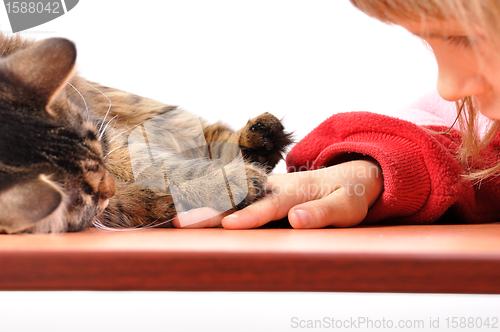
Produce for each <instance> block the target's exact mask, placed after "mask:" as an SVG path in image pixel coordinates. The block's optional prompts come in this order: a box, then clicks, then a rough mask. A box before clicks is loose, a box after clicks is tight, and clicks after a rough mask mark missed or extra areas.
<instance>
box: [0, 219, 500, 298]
mask: <svg viewBox="0 0 500 332" xmlns="http://www.w3.org/2000/svg"><path fill="white" fill-rule="evenodd" d="M0 290H182V291H200V290H201V291H211V290H218V291H340V292H412V293H495V294H500V224H485V225H430V226H375V227H357V228H351V229H320V230H293V229H256V230H244V231H229V230H224V229H220V228H219V229H198V230H183V229H155V230H138V231H116V232H113V231H102V230H97V229H92V230H88V231H85V232H82V233H72V234H58V235H0Z"/></svg>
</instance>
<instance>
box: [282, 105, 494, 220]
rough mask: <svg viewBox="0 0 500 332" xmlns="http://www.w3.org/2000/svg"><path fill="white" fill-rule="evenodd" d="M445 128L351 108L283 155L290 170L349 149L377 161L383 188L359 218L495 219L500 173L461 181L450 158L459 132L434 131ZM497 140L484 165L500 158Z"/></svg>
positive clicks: (324, 162) (319, 162)
mask: <svg viewBox="0 0 500 332" xmlns="http://www.w3.org/2000/svg"><path fill="white" fill-rule="evenodd" d="M430 129H432V130H435V131H443V130H447V129H448V128H446V127H437V126H433V127H421V126H417V125H415V124H413V123H411V122H408V121H405V120H401V119H397V118H394V117H389V116H385V115H380V114H374V113H366V112H352V113H342V114H337V115H333V116H332V117H330V118H328V119H327V120H326V121H324V122H323V123H322V124H321V125H319V126H318V127H317V128H316V129H314V130H313V131H312V132H311V133H309V134H308V135H307V136H306V137H305V138H304V139H302V140H301V141H300V142H299V143H298V144H296V145H295V146H294V147H293V149H292V150H291V151H290V153H289V154H288V156H287V159H286V162H287V169H288V171H289V172H293V171H302V170H312V169H317V168H321V167H326V166H329V165H331V163H332V161H333V160H334V159H335V158H337V157H339V156H342V155H345V154H349V153H353V152H354V153H361V154H364V155H367V156H370V157H372V158H374V159H375V160H377V162H378V163H379V164H380V166H381V168H382V172H383V177H384V192H383V193H382V195H381V196H380V197H379V199H378V200H377V202H376V203H375V204H374V205H373V206H372V208H371V209H370V210H369V212H368V215H367V217H366V219H365V220H364V221H363V223H374V222H377V221H381V220H384V221H388V222H393V223H400V224H428V223H432V222H435V221H436V220H437V219H438V218H439V217H441V216H442V215H443V214H444V213H445V212H446V211H448V210H449V211H450V212H452V213H454V217H455V218H457V219H456V221H457V222H464V223H481V222H493V221H499V220H500V204H498V203H497V200H498V197H499V194H500V178H499V177H492V178H491V179H489V180H487V181H484V182H483V183H481V184H478V185H475V186H473V184H472V183H471V182H470V181H468V180H464V179H463V177H462V175H463V174H464V170H463V169H462V167H461V166H460V164H459V163H458V161H457V159H456V158H455V152H456V151H457V149H458V147H459V144H460V135H459V133H458V132H457V131H456V130H454V131H452V132H451V133H449V134H441V135H436V134H433V133H431V131H430ZM499 153H500V139H498V138H497V139H496V140H495V141H494V142H493V143H492V144H490V146H489V148H488V149H487V150H486V151H485V152H484V154H483V160H484V161H485V163H484V166H494V165H496V164H497V163H498V162H500V158H499Z"/></svg>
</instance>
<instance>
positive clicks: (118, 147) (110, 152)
mask: <svg viewBox="0 0 500 332" xmlns="http://www.w3.org/2000/svg"><path fill="white" fill-rule="evenodd" d="M122 147H123V146H117V147H116V148H114V149H113V150H111V151H109V152H108V153H107V154H106V155H105V156H104V158H102V159H103V160H106V158H107V157H108V156H109V155H110V154H112V153H113V152H115V151H116V150H118V149H120V148H122Z"/></svg>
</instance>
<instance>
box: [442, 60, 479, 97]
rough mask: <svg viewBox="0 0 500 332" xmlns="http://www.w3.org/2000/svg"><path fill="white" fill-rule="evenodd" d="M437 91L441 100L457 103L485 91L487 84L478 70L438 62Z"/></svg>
mask: <svg viewBox="0 0 500 332" xmlns="http://www.w3.org/2000/svg"><path fill="white" fill-rule="evenodd" d="M438 68H439V74H438V82H437V90H438V92H439V94H440V95H441V97H443V99H446V100H448V101H457V100H460V99H461V98H464V97H468V96H477V95H480V94H482V93H484V92H486V91H487V89H488V83H487V81H486V80H485V79H484V77H483V76H482V74H481V73H480V71H479V70H475V69H474V70H471V69H470V68H466V67H462V66H460V65H459V64H450V63H440V62H439V61H438Z"/></svg>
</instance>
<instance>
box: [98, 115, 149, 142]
mask: <svg viewBox="0 0 500 332" xmlns="http://www.w3.org/2000/svg"><path fill="white" fill-rule="evenodd" d="M144 122H145V121H143V122H141V123H139V124H136V125H135V126H132V127H130V128H129V129H127V130H125V131H122V132H121V133H119V134H117V135H116V136H114V137H113V138H112V139H110V140H109V141H108V142H107V143H106V145H104V146H103V147H106V146H108V145H109V144H110V143H111V142H113V141H114V140H115V139H116V138H118V137H120V136H122V135H123V134H125V133H126V132H128V131H130V130H132V129H135V128H137V127H139V126H140V125H142V124H143V123H144Z"/></svg>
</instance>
